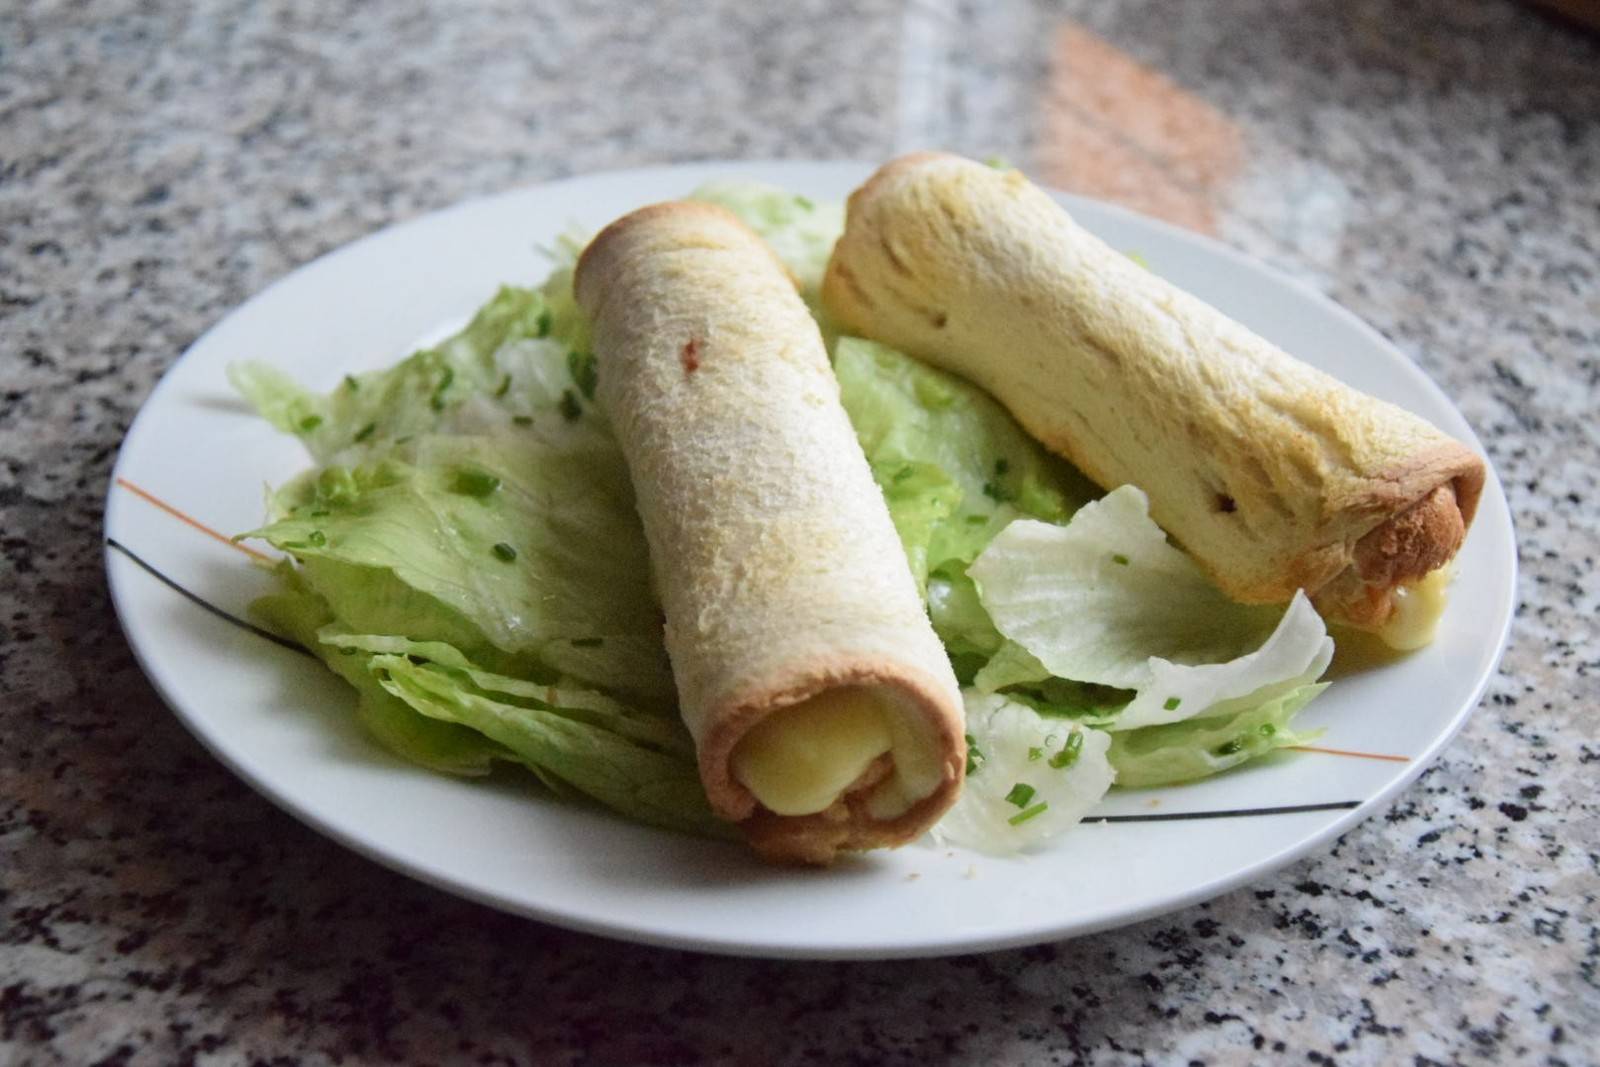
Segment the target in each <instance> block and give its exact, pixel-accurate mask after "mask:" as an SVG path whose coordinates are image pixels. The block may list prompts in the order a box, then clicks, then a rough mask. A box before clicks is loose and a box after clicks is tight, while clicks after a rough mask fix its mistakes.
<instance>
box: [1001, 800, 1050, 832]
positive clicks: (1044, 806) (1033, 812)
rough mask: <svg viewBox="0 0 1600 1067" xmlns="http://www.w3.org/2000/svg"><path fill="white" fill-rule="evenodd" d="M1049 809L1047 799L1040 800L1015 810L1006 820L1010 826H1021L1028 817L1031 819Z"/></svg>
mask: <svg viewBox="0 0 1600 1067" xmlns="http://www.w3.org/2000/svg"><path fill="white" fill-rule="evenodd" d="M1049 810H1050V802H1049V801H1048V800H1041V801H1039V803H1037V804H1035V805H1034V806H1033V807H1031V808H1024V809H1023V810H1022V811H1019V812H1017V813H1016V814H1015V815H1013V816H1011V818H1009V819H1007V820H1006V822H1008V823H1010V824H1011V825H1012V826H1021V825H1022V824H1023V823H1025V822H1027V821H1028V820H1029V819H1032V818H1034V817H1035V816H1038V815H1043V814H1044V813H1045V812H1046V811H1049Z"/></svg>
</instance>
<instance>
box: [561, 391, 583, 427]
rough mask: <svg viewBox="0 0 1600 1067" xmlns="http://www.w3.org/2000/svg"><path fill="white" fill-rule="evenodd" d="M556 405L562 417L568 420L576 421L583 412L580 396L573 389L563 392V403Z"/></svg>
mask: <svg viewBox="0 0 1600 1067" xmlns="http://www.w3.org/2000/svg"><path fill="white" fill-rule="evenodd" d="M556 407H557V409H558V410H560V412H561V417H562V418H564V419H566V420H567V421H568V422H573V421H575V420H576V419H577V418H578V416H580V415H582V414H583V407H582V406H581V405H580V404H579V403H578V398H577V396H576V395H575V394H574V393H573V392H572V390H571V389H568V390H566V391H565V392H564V393H562V394H561V403H559V404H557V405H556Z"/></svg>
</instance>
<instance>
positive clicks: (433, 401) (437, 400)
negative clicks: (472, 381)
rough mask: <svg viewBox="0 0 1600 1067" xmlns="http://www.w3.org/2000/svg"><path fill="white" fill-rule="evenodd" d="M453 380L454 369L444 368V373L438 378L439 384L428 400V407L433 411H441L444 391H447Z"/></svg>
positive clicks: (454, 377) (454, 378)
mask: <svg viewBox="0 0 1600 1067" xmlns="http://www.w3.org/2000/svg"><path fill="white" fill-rule="evenodd" d="M455 380H456V371H455V368H454V367H446V368H445V369H444V373H443V374H441V375H440V376H439V384H438V385H437V386H435V387H434V390H433V396H431V397H429V398H428V406H429V407H431V408H433V410H435V411H443V410H444V394H445V390H446V389H449V388H450V383H451V382H453V381H455Z"/></svg>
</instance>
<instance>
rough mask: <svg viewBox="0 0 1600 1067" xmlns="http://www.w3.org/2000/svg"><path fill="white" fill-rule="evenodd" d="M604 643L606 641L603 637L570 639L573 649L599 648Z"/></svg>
mask: <svg viewBox="0 0 1600 1067" xmlns="http://www.w3.org/2000/svg"><path fill="white" fill-rule="evenodd" d="M605 643H606V639H605V638H603V637H574V638H573V639H572V647H573V648H599V647H600V646H601V645H603V644H605Z"/></svg>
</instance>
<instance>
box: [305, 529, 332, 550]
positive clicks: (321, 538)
mask: <svg viewBox="0 0 1600 1067" xmlns="http://www.w3.org/2000/svg"><path fill="white" fill-rule="evenodd" d="M327 543H328V535H327V534H325V533H323V532H322V531H321V530H312V531H311V532H310V533H308V534H306V544H308V545H310V546H311V547H312V548H321V547H322V546H324V545H326V544H327Z"/></svg>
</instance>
